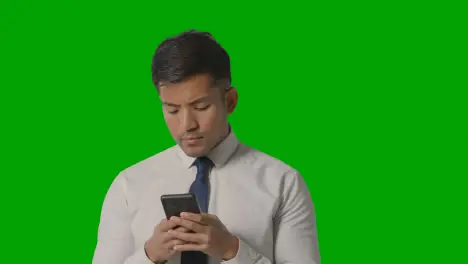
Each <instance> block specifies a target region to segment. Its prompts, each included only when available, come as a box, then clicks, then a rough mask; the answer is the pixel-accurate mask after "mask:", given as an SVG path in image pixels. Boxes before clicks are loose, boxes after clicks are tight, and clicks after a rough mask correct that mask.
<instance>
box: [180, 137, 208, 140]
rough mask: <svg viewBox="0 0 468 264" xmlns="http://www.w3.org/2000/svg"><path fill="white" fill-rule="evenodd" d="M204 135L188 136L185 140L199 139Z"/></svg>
mask: <svg viewBox="0 0 468 264" xmlns="http://www.w3.org/2000/svg"><path fill="white" fill-rule="evenodd" d="M201 138H203V137H187V138H183V140H197V139H201Z"/></svg>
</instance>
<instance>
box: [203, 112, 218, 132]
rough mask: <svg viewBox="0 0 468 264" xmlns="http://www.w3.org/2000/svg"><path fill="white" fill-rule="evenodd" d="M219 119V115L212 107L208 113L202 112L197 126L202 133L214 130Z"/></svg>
mask: <svg viewBox="0 0 468 264" xmlns="http://www.w3.org/2000/svg"><path fill="white" fill-rule="evenodd" d="M218 119H219V114H217V112H216V109H215V108H214V107H213V109H211V110H210V111H207V112H204V113H203V114H201V115H200V116H199V118H198V124H199V126H200V128H201V130H203V131H207V130H209V129H212V128H214V127H215V126H216V125H217V123H219V121H218Z"/></svg>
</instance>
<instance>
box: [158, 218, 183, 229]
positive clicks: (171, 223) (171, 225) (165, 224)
mask: <svg viewBox="0 0 468 264" xmlns="http://www.w3.org/2000/svg"><path fill="white" fill-rule="evenodd" d="M177 225H178V224H177V223H175V222H174V221H169V220H167V219H164V220H163V221H162V222H161V224H160V227H159V230H160V231H161V232H166V231H168V230H170V229H173V228H174V227H177Z"/></svg>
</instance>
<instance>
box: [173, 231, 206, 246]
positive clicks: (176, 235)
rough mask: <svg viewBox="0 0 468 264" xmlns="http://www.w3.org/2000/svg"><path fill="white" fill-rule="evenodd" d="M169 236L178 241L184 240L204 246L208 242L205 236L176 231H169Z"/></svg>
mask: <svg viewBox="0 0 468 264" xmlns="http://www.w3.org/2000/svg"><path fill="white" fill-rule="evenodd" d="M168 234H169V236H170V237H171V238H172V239H178V240H182V241H185V242H188V243H197V244H204V242H205V241H206V239H205V237H206V235H205V234H199V233H182V232H177V231H175V230H169V231H168Z"/></svg>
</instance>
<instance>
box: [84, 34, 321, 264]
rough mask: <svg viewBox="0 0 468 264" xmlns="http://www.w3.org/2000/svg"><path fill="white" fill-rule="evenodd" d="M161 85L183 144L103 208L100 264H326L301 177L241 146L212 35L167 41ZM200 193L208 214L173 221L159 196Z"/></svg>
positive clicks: (149, 163) (158, 75)
mask: <svg viewBox="0 0 468 264" xmlns="http://www.w3.org/2000/svg"><path fill="white" fill-rule="evenodd" d="M152 78H153V82H154V84H155V86H156V88H157V90H158V93H159V95H160V98H161V100H162V105H163V112H164V119H165V122H166V124H167V127H168V128H169V131H170V133H171V135H172V137H173V138H174V140H175V141H176V142H177V144H176V145H175V146H173V147H171V148H169V149H167V150H164V151H162V152H161V153H158V154H156V155H154V156H152V157H149V158H148V159H146V160H143V161H141V162H139V163H137V164H135V165H133V166H131V167H129V168H127V169H125V170H123V171H122V172H121V173H120V174H119V175H118V176H117V177H116V178H115V180H114V182H113V183H112V185H111V187H110V189H109V191H108V193H107V195H106V197H105V200H104V204H103V208H102V213H101V220H100V224H99V232H98V233H99V234H98V243H97V246H96V249H95V254H94V258H93V264H150V263H158V264H159V263H169V264H179V263H181V264H192V263H193V264H195V263H196V264H208V263H210V264H215V263H225V264H274V263H276V264H286V263H288V264H319V263H320V257H319V250H318V239H317V231H316V225H315V213H314V207H313V203H312V200H311V197H310V195H309V192H308V190H307V187H306V185H305V183H304V181H303V179H302V177H301V175H300V174H299V173H298V171H296V170H295V169H293V168H291V167H289V166H288V165H286V164H285V163H283V162H281V161H279V160H277V159H275V158H273V157H271V156H269V155H267V154H264V153H262V152H260V151H258V150H255V149H252V148H250V147H248V146H246V145H244V144H242V143H241V142H239V141H238V140H237V138H236V136H235V134H234V131H233V129H232V128H231V126H230V124H229V123H228V115H229V114H231V113H232V112H233V111H234V109H235V108H236V104H237V99H238V95H237V91H236V89H235V88H233V87H231V72H230V59H229V56H228V54H227V53H226V51H225V50H224V49H223V48H222V47H221V46H220V45H219V44H218V43H217V42H216V41H215V40H214V39H213V38H212V36H211V35H210V34H209V33H204V32H197V31H187V32H183V33H181V34H180V35H178V36H175V37H171V38H169V39H167V40H165V41H163V42H162V43H161V44H160V46H159V47H158V48H157V49H156V52H155V54H154V57H153V61H152ZM189 191H190V192H192V193H194V194H195V195H196V197H197V200H198V201H199V203H200V205H201V208H202V213H201V214H186V215H184V214H181V216H179V217H173V218H171V219H169V220H166V219H165V218H166V217H165V213H164V210H163V208H162V205H161V202H160V197H161V195H163V194H178V193H187V192H189Z"/></svg>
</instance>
